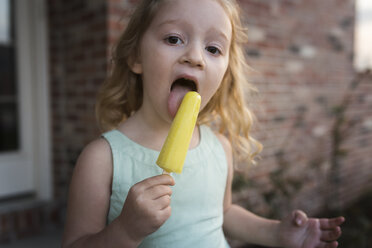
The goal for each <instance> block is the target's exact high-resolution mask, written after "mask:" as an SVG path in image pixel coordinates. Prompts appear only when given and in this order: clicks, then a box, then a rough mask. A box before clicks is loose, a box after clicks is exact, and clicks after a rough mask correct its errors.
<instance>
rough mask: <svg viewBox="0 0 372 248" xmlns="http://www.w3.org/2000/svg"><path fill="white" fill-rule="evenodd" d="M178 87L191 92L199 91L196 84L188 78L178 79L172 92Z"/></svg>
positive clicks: (173, 85) (172, 87)
mask: <svg viewBox="0 0 372 248" xmlns="http://www.w3.org/2000/svg"><path fill="white" fill-rule="evenodd" d="M177 87H181V88H184V89H188V90H189V91H198V87H197V84H196V82H195V81H193V80H191V79H187V78H179V79H176V81H174V82H173V84H172V86H171V91H172V90H173V89H175V88H177Z"/></svg>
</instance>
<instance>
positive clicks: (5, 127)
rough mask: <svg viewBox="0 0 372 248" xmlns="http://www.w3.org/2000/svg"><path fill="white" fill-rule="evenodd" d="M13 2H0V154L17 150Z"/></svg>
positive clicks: (4, 0)
mask: <svg viewBox="0 0 372 248" xmlns="http://www.w3.org/2000/svg"><path fill="white" fill-rule="evenodd" d="M12 3H13V2H12V1H10V0H1V1H0V78H1V84H0V113H1V115H0V152H6V151H14V150H18V149H19V126H18V98H17V82H16V80H17V78H16V66H15V54H16V51H15V49H16V47H15V37H14V21H13V13H14V11H13V4H12Z"/></svg>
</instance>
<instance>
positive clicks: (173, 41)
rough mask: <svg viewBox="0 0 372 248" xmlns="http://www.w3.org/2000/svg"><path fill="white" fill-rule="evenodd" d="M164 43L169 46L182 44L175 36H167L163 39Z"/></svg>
mask: <svg viewBox="0 0 372 248" xmlns="http://www.w3.org/2000/svg"><path fill="white" fill-rule="evenodd" d="M165 41H166V42H167V43H169V44H171V45H180V44H182V40H181V39H180V38H179V37H177V36H169V37H167V38H165Z"/></svg>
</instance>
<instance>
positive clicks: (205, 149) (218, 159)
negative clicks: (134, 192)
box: [103, 126, 229, 248]
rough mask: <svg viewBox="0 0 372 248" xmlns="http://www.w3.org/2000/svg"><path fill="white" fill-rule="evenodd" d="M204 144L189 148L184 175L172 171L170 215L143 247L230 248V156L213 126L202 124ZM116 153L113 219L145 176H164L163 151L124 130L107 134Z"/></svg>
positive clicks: (202, 141) (111, 209)
mask: <svg viewBox="0 0 372 248" xmlns="http://www.w3.org/2000/svg"><path fill="white" fill-rule="evenodd" d="M199 130H200V142H199V145H198V146H197V147H196V148H194V149H191V150H189V151H188V153H187V156H186V159H185V164H184V167H183V171H182V173H181V174H176V173H171V176H172V177H173V178H174V180H175V182H176V184H175V185H174V186H171V187H172V191H173V193H172V197H171V208H172V213H171V216H170V218H169V219H168V220H167V221H166V222H165V223H164V224H163V225H162V226H161V227H160V228H159V229H158V230H157V231H155V232H154V233H152V234H150V235H149V236H147V237H146V238H145V239H144V240H143V241H142V243H141V244H140V246H139V247H141V248H147V247H151V248H158V247H159V248H160V247H161V248H164V247H172V248H181V247H185V248H190V247H203V248H225V247H229V245H228V243H227V242H226V239H225V236H224V233H223V230H222V224H223V199H224V193H225V186H226V179H227V160H226V156H225V151H224V149H223V147H222V144H221V143H220V141H219V140H218V138H217V137H216V136H215V134H214V133H213V132H212V130H211V129H210V128H209V127H208V126H200V129H199ZM103 137H104V138H105V139H106V140H107V141H108V143H109V144H110V147H111V151H112V157H113V182H112V194H111V198H110V209H109V213H108V223H111V222H112V221H113V220H114V219H115V218H116V217H118V216H119V215H120V213H121V210H122V207H123V204H124V201H125V199H126V197H127V194H128V191H129V189H130V188H131V187H132V186H133V185H134V184H136V183H137V182H140V181H142V180H144V179H146V178H149V177H152V176H156V175H160V174H162V172H163V170H162V169H161V168H159V167H158V166H157V165H156V163H155V162H156V160H157V157H158V155H159V151H155V150H152V149H149V148H146V147H143V146H141V145H139V144H137V143H135V142H134V141H132V140H130V139H129V138H128V137H127V136H125V135H124V134H123V133H122V132H120V131H118V130H112V131H109V132H106V133H104V134H103Z"/></svg>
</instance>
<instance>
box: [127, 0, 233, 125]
mask: <svg viewBox="0 0 372 248" xmlns="http://www.w3.org/2000/svg"><path fill="white" fill-rule="evenodd" d="M231 35H232V28H231V22H230V19H229V17H228V16H227V14H226V13H225V11H224V9H223V8H222V6H221V5H220V4H219V3H218V2H217V1H215V0H187V1H185V0H169V1H165V3H164V4H163V5H162V6H161V8H160V10H159V11H158V13H157V14H156V15H155V17H154V19H153V21H152V23H151V24H150V26H149V28H148V29H147V31H146V32H145V33H144V35H143V37H142V40H141V44H140V56H139V57H138V58H136V60H135V61H134V63H133V64H132V65H131V68H132V70H133V72H135V73H137V74H141V75H142V80H143V93H144V94H143V104H142V106H141V109H140V111H141V110H142V111H145V112H144V113H145V114H146V115H150V116H151V115H152V116H155V115H156V116H160V117H161V118H162V119H163V120H166V121H167V122H170V121H171V120H172V119H173V117H174V115H175V113H176V111H177V109H178V106H179V103H180V102H181V100H182V98H183V96H184V95H185V94H186V92H187V91H189V90H197V91H198V92H199V94H200V95H201V99H202V102H201V109H202V108H204V106H205V105H206V104H207V103H208V101H209V100H210V99H211V97H212V96H213V95H214V93H215V92H216V91H217V89H218V87H219V86H220V84H221V81H222V79H223V77H224V74H225V72H226V69H227V67H228V62H229V48H230V43H231Z"/></svg>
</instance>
